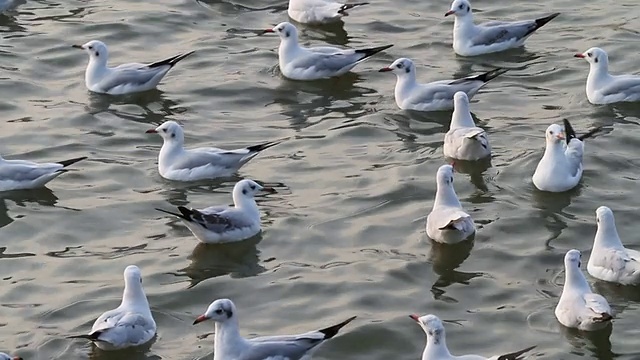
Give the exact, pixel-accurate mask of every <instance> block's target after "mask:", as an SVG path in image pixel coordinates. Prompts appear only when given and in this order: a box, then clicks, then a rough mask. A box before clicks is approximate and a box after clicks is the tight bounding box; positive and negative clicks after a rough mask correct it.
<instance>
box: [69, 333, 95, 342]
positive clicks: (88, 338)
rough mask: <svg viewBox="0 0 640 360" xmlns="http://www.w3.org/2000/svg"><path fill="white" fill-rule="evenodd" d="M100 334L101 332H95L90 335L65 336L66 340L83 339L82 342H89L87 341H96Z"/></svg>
mask: <svg viewBox="0 0 640 360" xmlns="http://www.w3.org/2000/svg"><path fill="white" fill-rule="evenodd" d="M100 334H102V332H100V331H96V332H94V333H91V334H82V335H71V336H67V339H84V340H89V341H98V337H100Z"/></svg>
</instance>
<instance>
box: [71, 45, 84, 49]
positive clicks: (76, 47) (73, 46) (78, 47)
mask: <svg viewBox="0 0 640 360" xmlns="http://www.w3.org/2000/svg"><path fill="white" fill-rule="evenodd" d="M71 47H72V48H75V49H80V50H84V47H82V45H76V44H74V45H71Z"/></svg>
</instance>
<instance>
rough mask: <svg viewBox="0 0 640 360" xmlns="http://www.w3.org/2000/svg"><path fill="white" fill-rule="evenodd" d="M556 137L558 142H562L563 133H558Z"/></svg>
mask: <svg viewBox="0 0 640 360" xmlns="http://www.w3.org/2000/svg"><path fill="white" fill-rule="evenodd" d="M556 137H557V138H558V139H560V140H564V132H561V133H559V134H558V135H556Z"/></svg>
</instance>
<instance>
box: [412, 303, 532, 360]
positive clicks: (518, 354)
mask: <svg viewBox="0 0 640 360" xmlns="http://www.w3.org/2000/svg"><path fill="white" fill-rule="evenodd" d="M409 317H410V318H411V319H413V320H414V321H415V322H417V323H418V325H420V327H421V328H422V330H424V332H425V333H426V334H427V346H425V348H424V352H423V353H422V360H521V359H522V358H523V357H522V355H524V354H525V353H526V352H528V351H530V350H531V349H533V348H535V346H531V347H528V348H526V349H522V350H518V351H515V352H512V353H509V354H502V355H495V356H491V357H489V358H486V357H484V356H480V355H461V356H455V355H451V353H450V352H449V348H448V347H447V339H446V335H445V330H444V325H443V324H442V321H440V319H439V318H438V317H437V316H435V315H431V314H429V315H424V316H419V315H416V314H413V315H409Z"/></svg>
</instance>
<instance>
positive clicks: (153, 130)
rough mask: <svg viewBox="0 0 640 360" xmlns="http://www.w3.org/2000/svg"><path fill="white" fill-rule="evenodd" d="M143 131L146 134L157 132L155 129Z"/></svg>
mask: <svg viewBox="0 0 640 360" xmlns="http://www.w3.org/2000/svg"><path fill="white" fill-rule="evenodd" d="M145 133H147V134H156V133H158V132H157V131H156V129H149V130H147V131H145Z"/></svg>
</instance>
